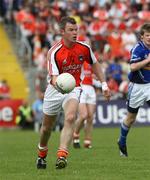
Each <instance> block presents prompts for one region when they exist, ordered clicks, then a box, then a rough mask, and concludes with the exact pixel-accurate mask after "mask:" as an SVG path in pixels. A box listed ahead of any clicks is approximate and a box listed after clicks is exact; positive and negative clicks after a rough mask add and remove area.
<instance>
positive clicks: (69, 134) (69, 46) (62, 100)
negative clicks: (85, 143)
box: [37, 17, 110, 169]
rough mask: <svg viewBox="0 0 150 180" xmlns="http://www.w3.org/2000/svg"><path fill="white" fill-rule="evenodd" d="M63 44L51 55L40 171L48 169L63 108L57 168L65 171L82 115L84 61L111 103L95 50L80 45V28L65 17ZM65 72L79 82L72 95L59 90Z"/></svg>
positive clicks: (73, 21)
mask: <svg viewBox="0 0 150 180" xmlns="http://www.w3.org/2000/svg"><path fill="white" fill-rule="evenodd" d="M59 25H60V31H61V35H62V40H61V41H60V42H58V43H56V44H55V45H54V46H52V47H51V49H50V50H49V52H48V55H47V61H48V86H47V88H46V91H45V95H44V101H43V112H44V117H43V122H42V126H41V130H40V141H39V145H38V159H37V168H38V169H45V168H46V156H47V152H48V140H49V138H50V135H51V131H52V128H53V125H54V123H55V119H56V115H57V114H58V112H59V111H60V110H61V108H63V110H64V117H65V119H64V127H63V129H62V131H61V135H60V144H59V148H58V151H57V160H56V168H57V169H61V168H65V167H66V165H67V156H68V148H69V145H70V143H71V141H72V138H73V130H74V123H75V119H76V115H77V111H78V105H79V97H80V94H81V86H80V82H81V79H80V78H81V77H80V75H81V69H82V64H83V62H84V61H86V62H87V63H89V64H91V66H92V70H93V72H94V73H95V74H96V76H97V77H98V80H99V81H101V82H102V89H103V94H104V96H105V97H106V99H107V100H109V98H110V91H109V88H108V86H107V83H106V82H105V78H104V75H103V72H102V70H101V67H100V65H99V63H98V62H97V60H96V58H95V56H94V54H93V52H92V50H91V48H90V47H89V46H88V45H86V44H84V43H81V42H78V41H77V34H78V26H77V24H76V21H75V19H74V18H72V17H63V18H62V19H61V21H60V24H59ZM63 72H68V73H71V74H72V75H73V76H74V77H75V79H76V87H75V88H74V90H73V91H72V92H70V93H68V94H64V93H63V92H62V91H61V92H60V91H59V89H58V88H57V86H56V79H57V76H58V75H59V74H61V73H63Z"/></svg>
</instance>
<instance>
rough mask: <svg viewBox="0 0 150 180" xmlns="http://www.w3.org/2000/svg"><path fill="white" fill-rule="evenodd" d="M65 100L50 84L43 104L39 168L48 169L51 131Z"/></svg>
mask: <svg viewBox="0 0 150 180" xmlns="http://www.w3.org/2000/svg"><path fill="white" fill-rule="evenodd" d="M63 98H64V95H62V94H61V93H58V91H57V90H56V89H55V88H54V87H53V86H51V85H50V84H49V85H48V86H47V89H46V92H45V95H44V102H43V113H44V117H43V122H42V126H41V129H40V142H39V145H38V157H39V158H38V161H37V168H39V169H40V168H46V161H45V158H46V156H47V151H48V147H47V144H48V140H49V138H50V135H51V131H52V129H53V126H54V124H55V119H56V115H57V114H58V112H59V111H60V109H61V102H62V99H63Z"/></svg>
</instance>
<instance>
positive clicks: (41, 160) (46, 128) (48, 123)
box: [37, 114, 56, 169]
mask: <svg viewBox="0 0 150 180" xmlns="http://www.w3.org/2000/svg"><path fill="white" fill-rule="evenodd" d="M55 118H56V115H54V116H50V115H46V114H44V117H43V122H42V126H41V129H40V142H39V144H38V159H37V168H38V169H45V168H46V160H45V158H46V156H47V152H48V146H47V144H48V140H49V138H50V135H51V131H52V128H53V126H54V123H55Z"/></svg>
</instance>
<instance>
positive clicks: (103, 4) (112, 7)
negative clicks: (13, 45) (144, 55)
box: [0, 0, 150, 97]
mask: <svg viewBox="0 0 150 180" xmlns="http://www.w3.org/2000/svg"><path fill="white" fill-rule="evenodd" d="M0 12H1V14H0V21H4V22H5V23H12V24H13V25H14V26H16V25H17V26H19V27H20V29H21V31H22V33H23V35H24V36H25V37H26V38H27V39H28V41H29V43H30V46H31V48H32V65H33V66H34V67H36V68H37V72H38V74H37V79H36V90H37V91H38V92H44V90H45V85H46V82H45V76H46V73H45V69H46V54H47V51H48V49H49V48H50V47H51V46H52V45H53V44H54V43H55V42H56V41H58V40H59V39H60V38H61V36H60V33H59V26H58V22H59V20H60V18H61V17H62V16H66V15H67V16H72V17H74V18H75V19H76V21H77V23H78V25H79V36H78V40H80V41H85V42H88V43H90V44H91V47H92V49H93V51H94V53H95V56H96V57H97V59H98V60H99V62H100V63H101V64H102V66H103V69H104V72H105V74H106V77H107V82H108V85H109V87H110V89H111V91H112V93H113V94H114V96H115V95H116V94H120V93H121V95H122V97H124V95H125V94H126V92H127V85H128V80H127V74H128V72H129V65H128V61H129V58H130V50H131V48H132V47H133V46H134V44H135V43H136V42H137V40H138V30H139V27H140V26H141V24H143V23H145V22H146V21H150V1H149V0H129V1H128V0H82V1H81V0H76V1H72V0H1V1H0Z"/></svg>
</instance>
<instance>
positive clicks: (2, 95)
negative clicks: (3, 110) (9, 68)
mask: <svg viewBox="0 0 150 180" xmlns="http://www.w3.org/2000/svg"><path fill="white" fill-rule="evenodd" d="M9 98H10V87H9V85H8V83H7V81H6V80H5V79H3V80H2V81H1V82H0V100H2V99H9Z"/></svg>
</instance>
